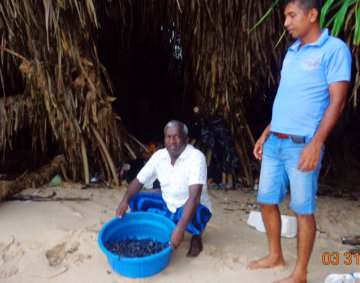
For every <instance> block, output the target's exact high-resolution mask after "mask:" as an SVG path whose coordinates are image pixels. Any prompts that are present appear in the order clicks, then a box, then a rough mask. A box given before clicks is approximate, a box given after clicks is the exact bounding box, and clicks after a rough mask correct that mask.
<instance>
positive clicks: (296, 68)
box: [248, 0, 351, 283]
mask: <svg viewBox="0 0 360 283" xmlns="http://www.w3.org/2000/svg"><path fill="white" fill-rule="evenodd" d="M284 7H285V27H286V29H287V30H288V32H289V33H290V34H291V36H292V37H293V38H294V39H297V40H296V41H295V43H293V44H292V45H291V46H290V47H289V49H288V52H287V54H286V56H285V59H284V62H283V67H282V70H281V80H280V85H279V88H278V92H277V95H276V98H275V101H274V105H273V112H272V120H271V123H270V124H269V125H268V126H267V127H266V129H265V130H264V132H263V133H262V135H261V137H260V138H259V139H258V141H257V142H256V144H255V147H254V155H255V157H256V158H257V159H259V160H260V159H262V165H261V173H260V184H259V192H258V202H259V203H260V206H261V213H262V217H263V221H264V224H265V228H266V233H267V237H268V242H269V255H268V256H266V257H264V258H261V259H259V260H257V261H253V262H251V263H250V264H249V265H248V268H250V269H257V268H270V267H276V266H284V265H285V261H284V256H283V252H282V249H281V240H280V235H281V218H280V212H279V207H278V205H279V204H280V203H281V202H282V200H283V198H284V197H285V195H286V191H287V189H288V187H289V186H290V195H291V202H290V207H291V209H292V210H293V211H294V212H295V214H296V217H297V221H298V239H297V248H298V258H297V262H296V266H295V269H294V271H293V272H292V274H291V275H290V277H288V278H286V279H284V280H281V281H278V282H279V283H280V282H281V283H290V282H291V283H300V282H301V283H303V282H307V268H308V263H309V260H310V256H311V253H312V249H313V244H314V240H315V233H316V223H315V217H314V213H315V207H316V203H315V195H316V192H317V188H318V184H317V181H318V176H319V171H320V163H321V159H322V156H323V151H324V142H325V140H326V138H327V137H328V135H329V134H330V132H331V130H332V129H333V127H334V125H335V123H336V121H337V119H338V117H339V115H340V113H341V111H342V109H343V108H344V104H345V100H346V94H347V91H348V83H349V81H350V73H351V53H350V51H349V48H348V47H347V46H346V44H345V43H344V42H342V41H341V40H339V39H337V38H334V37H332V36H330V35H329V32H328V30H327V29H325V30H323V31H322V30H321V28H320V25H319V17H320V11H321V1H320V0H285V1H284Z"/></svg>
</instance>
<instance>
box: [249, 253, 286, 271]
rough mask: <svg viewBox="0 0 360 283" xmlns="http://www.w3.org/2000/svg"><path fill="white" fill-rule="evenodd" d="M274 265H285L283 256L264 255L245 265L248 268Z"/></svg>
mask: <svg viewBox="0 0 360 283" xmlns="http://www.w3.org/2000/svg"><path fill="white" fill-rule="evenodd" d="M274 267H285V261H284V258H283V256H279V257H270V256H266V257H263V258H261V259H259V260H255V261H252V262H250V263H249V264H248V266H247V268H248V269H259V268H274Z"/></svg>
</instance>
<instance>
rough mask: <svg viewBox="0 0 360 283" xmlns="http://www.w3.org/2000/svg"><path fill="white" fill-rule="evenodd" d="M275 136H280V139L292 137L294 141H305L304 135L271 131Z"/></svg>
mask: <svg viewBox="0 0 360 283" xmlns="http://www.w3.org/2000/svg"><path fill="white" fill-rule="evenodd" d="M271 133H272V134H273V135H274V136H276V137H278V138H279V139H291V140H292V142H293V143H296V144H302V143H305V137H304V136H295V135H288V134H283V133H275V132H271Z"/></svg>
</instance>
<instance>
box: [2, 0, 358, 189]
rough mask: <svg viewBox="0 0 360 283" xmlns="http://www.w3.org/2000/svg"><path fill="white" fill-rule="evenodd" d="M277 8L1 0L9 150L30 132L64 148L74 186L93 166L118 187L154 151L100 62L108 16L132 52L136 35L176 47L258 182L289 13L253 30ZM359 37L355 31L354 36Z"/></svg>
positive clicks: (200, 100)
mask: <svg viewBox="0 0 360 283" xmlns="http://www.w3.org/2000/svg"><path fill="white" fill-rule="evenodd" d="M272 2H273V1H271V0H266V1H241V0H222V1H210V0H208V1H189V2H187V1H183V0H176V1H175V0H174V1H161V0H159V1H131V0H126V1H125V0H119V1H95V0H86V1H76V0H57V1H51V0H44V1H36V0H24V1H10V0H3V1H1V2H0V11H1V13H0V30H1V35H2V37H1V45H0V50H1V63H2V65H1V84H2V91H3V95H2V99H1V100H0V119H1V120H0V150H9V149H11V147H12V146H13V143H14V141H15V140H16V135H17V134H18V133H19V132H21V131H23V130H24V129H27V131H29V132H30V133H31V137H32V140H31V142H32V145H33V148H41V149H42V150H45V149H46V148H47V147H49V146H50V145H51V146H54V145H55V146H56V147H57V149H58V150H57V151H58V152H60V153H64V154H65V157H66V161H67V170H68V172H71V174H70V176H71V177H72V179H74V180H79V179H82V180H85V182H86V183H88V182H89V166H90V170H91V168H97V169H99V168H100V170H102V171H103V172H106V175H107V179H108V180H112V182H114V183H115V184H117V183H118V180H117V176H116V173H115V165H114V164H120V163H121V162H122V161H123V160H124V159H126V158H129V157H132V158H134V157H136V156H137V155H138V154H139V153H140V151H143V150H144V149H143V148H142V147H135V146H134V144H135V143H136V142H135V139H134V138H131V136H129V135H128V133H127V131H126V129H125V128H124V127H123V125H122V122H121V118H120V117H119V116H118V115H117V114H116V112H115V111H114V109H113V107H112V102H113V101H114V100H115V99H116V97H114V94H113V92H112V86H111V82H110V80H109V76H108V74H107V71H106V69H105V68H104V66H103V65H102V63H101V62H100V60H99V56H98V45H97V37H96V36H97V33H98V32H99V27H100V26H101V19H102V18H103V17H115V18H116V25H118V29H119V34H121V37H122V44H123V48H124V49H127V50H131V46H132V44H133V43H134V40H133V38H134V37H135V36H136V37H137V38H138V40H143V41H148V42H154V44H157V45H158V46H159V47H161V48H162V50H163V52H164V53H166V52H168V53H169V50H170V53H169V54H171V56H169V57H168V58H169V59H168V60H169V72H172V71H174V70H175V69H176V68H177V67H178V65H179V64H181V68H182V72H183V93H182V95H183V97H192V99H191V101H194V106H195V105H196V106H198V107H199V110H200V111H199V115H201V116H202V117H203V118H204V119H207V118H208V117H210V116H211V115H214V114H220V115H222V116H224V117H225V119H226V120H227V122H228V124H229V127H230V130H231V133H232V136H233V138H234V143H235V148H236V151H237V153H238V155H239V157H240V161H241V166H240V168H241V169H240V171H239V172H237V174H238V175H240V176H243V177H244V180H245V182H246V183H247V184H252V183H253V181H254V180H253V172H252V169H253V168H252V166H251V165H250V164H251V162H250V159H251V158H249V156H250V155H249V154H250V153H251V148H252V146H253V143H254V138H253V134H252V132H254V131H255V132H256V135H257V130H258V129H254V127H255V128H256V127H257V123H258V122H259V121H261V122H262V123H266V119H267V118H268V117H264V118H261V119H259V120H255V118H254V117H259V116H261V115H262V112H263V110H264V105H265V104H266V103H267V101H271V100H272V98H273V96H274V94H275V90H276V87H277V84H278V81H279V70H280V64H281V61H282V58H283V55H284V52H285V50H286V47H287V46H288V44H289V42H290V41H289V40H287V39H286V38H284V40H282V41H280V43H279V44H277V42H278V40H279V37H280V35H281V34H282V31H283V19H282V17H281V13H270V14H269V15H268V17H267V19H266V21H265V22H264V23H263V24H261V25H259V26H257V27H256V29H254V30H253V31H252V32H249V30H250V29H251V27H253V26H254V25H255V23H256V22H257V21H258V20H259V19H260V18H261V16H262V15H264V14H265V12H266V11H267V9H268V8H269V7H270V5H271V4H272ZM115 13H116V15H115V16H114V14H115ZM99 15H100V16H99ZM352 21H354V19H349V23H348V25H347V27H349V26H351V23H353V22H352ZM353 26H355V22H354V23H353ZM351 32H352V30H351V28H345V31H344V35H345V36H350V34H351ZM274 46H277V47H276V48H274ZM176 48H177V49H176ZM179 48H180V49H179ZM358 48H359V47H358V46H356V45H352V50H353V54H354V62H355V66H356V69H355V76H354V82H353V88H352V93H353V95H352V96H351V97H350V100H349V102H352V104H353V105H354V107H357V101H358V96H357V92H358V89H359V87H360V77H359V70H360V63H359V50H358ZM180 51H181V52H180ZM175 52H178V53H176V54H175ZM179 52H180V53H179ZM179 56H180V57H179ZM119 68H121V66H119ZM184 101H187V100H186V99H184ZM261 117H263V116H261ZM161 126H162V125H161ZM259 128H261V127H260V126H259ZM49 136H50V138H49ZM129 137H130V138H129ZM255 166H256V165H255Z"/></svg>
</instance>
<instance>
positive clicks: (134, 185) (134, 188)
mask: <svg viewBox="0 0 360 283" xmlns="http://www.w3.org/2000/svg"><path fill="white" fill-rule="evenodd" d="M142 186H143V185H142V184H141V183H140V182H139V180H138V179H137V178H135V179H134V180H133V181H132V182H131V183H130V185H129V187H128V189H127V190H126V193H125V195H124V199H125V200H126V201H127V202H129V201H130V200H131V199H132V197H133V196H134V195H136V194H137V193H138V192H139V191H140V189H141V188H142Z"/></svg>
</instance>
